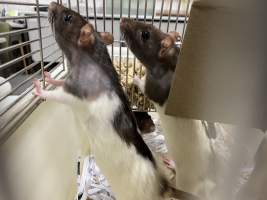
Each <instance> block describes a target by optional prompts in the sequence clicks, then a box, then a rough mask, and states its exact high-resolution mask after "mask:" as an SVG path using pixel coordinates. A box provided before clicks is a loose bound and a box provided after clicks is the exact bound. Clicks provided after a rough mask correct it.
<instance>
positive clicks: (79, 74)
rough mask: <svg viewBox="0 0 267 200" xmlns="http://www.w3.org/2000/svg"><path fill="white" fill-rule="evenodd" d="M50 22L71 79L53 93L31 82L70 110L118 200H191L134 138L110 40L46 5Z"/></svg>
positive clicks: (38, 92) (60, 9)
mask: <svg viewBox="0 0 267 200" xmlns="http://www.w3.org/2000/svg"><path fill="white" fill-rule="evenodd" d="M49 20H50V22H51V25H52V28H53V32H54V35H55V39H56V41H57V43H58V45H59V47H60V48H61V49H62V51H63V52H64V54H65V55H66V57H67V59H68V60H69V62H70V68H69V74H68V76H67V78H66V80H65V81H64V83H63V86H62V87H59V88H58V89H57V90H53V91H46V90H42V89H41V88H40V83H39V82H37V81H35V87H36V88H35V94H36V95H37V96H39V97H41V98H46V99H51V100H56V101H59V102H62V103H66V104H69V105H71V107H72V108H73V110H74V112H75V116H76V117H77V118H78V120H77V121H78V122H79V124H80V126H81V130H84V131H85V134H87V136H88V139H89V140H90V144H91V151H92V153H93V154H94V155H95V158H96V161H97V163H98V165H99V166H100V169H101V170H102V172H103V173H104V175H105V176H107V178H108V180H109V182H110V184H111V187H112V189H113V191H114V192H115V195H116V198H117V199H118V200H125V199H127V200H135V199H140V200H141V199H142V200H151V199H153V200H162V199H163V196H164V195H166V193H168V192H170V191H171V192H172V191H176V192H177V191H178V193H179V194H180V195H182V196H183V195H186V196H187V197H188V198H185V199H191V197H193V196H192V195H190V194H188V193H186V192H183V191H179V190H175V189H173V188H172V187H171V186H170V185H169V183H168V182H167V181H166V178H165V177H164V176H163V175H162V173H161V171H160V169H159V168H158V165H157V163H156V160H155V159H154V157H153V155H152V153H151V151H150V150H149V148H148V147H147V145H146V144H145V143H144V141H143V139H142V137H141V136H140V134H139V133H138V130H137V125H136V121H135V118H134V115H133V113H132V110H131V108H130V105H129V103H128V99H127V97H126V96H125V94H124V92H123V89H122V87H121V84H120V82H119V78H118V75H117V73H116V71H115V69H114V67H113V65H112V62H111V59H110V56H109V54H108V51H107V48H106V44H108V43H109V42H110V41H111V40H112V37H111V36H110V35H109V34H108V33H98V32H96V31H95V30H94V27H93V26H92V25H91V24H90V23H88V22H87V21H86V20H85V19H84V18H83V17H82V16H81V15H79V14H78V13H76V12H74V11H72V10H70V9H68V8H65V7H64V6H62V5H59V4H57V3H54V2H52V3H51V4H50V5H49ZM126 183H127V184H126ZM133 191H134V194H133ZM172 193H173V192H172Z"/></svg>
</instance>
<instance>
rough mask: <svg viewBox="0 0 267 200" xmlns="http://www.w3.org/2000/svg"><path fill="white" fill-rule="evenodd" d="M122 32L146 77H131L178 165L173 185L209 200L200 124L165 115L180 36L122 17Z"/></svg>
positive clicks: (207, 153)
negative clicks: (149, 104)
mask: <svg viewBox="0 0 267 200" xmlns="http://www.w3.org/2000/svg"><path fill="white" fill-rule="evenodd" d="M120 28H121V32H122V34H123V36H124V38H125V40H126V43H127V45H128V47H129V48H130V49H131V51H132V52H133V54H134V55H135V56H136V57H137V58H138V59H139V60H140V62H141V63H142V64H143V65H144V66H145V68H146V77H145V79H143V80H141V79H139V78H137V77H135V78H134V84H136V85H137V86H138V87H139V88H140V90H141V91H142V92H143V93H144V94H145V95H147V96H148V98H149V99H150V100H152V101H153V102H154V105H155V106H156V108H157V111H158V113H159V115H160V120H161V125H162V127H163V131H164V135H165V138H166V142H167V147H168V149H169V152H170V154H171V156H172V158H173V159H174V161H175V163H176V166H177V175H176V186H177V187H178V188H182V189H184V190H186V191H190V192H192V193H194V194H196V195H199V196H200V197H202V198H204V199H209V197H210V193H211V191H212V189H213V188H214V181H213V178H214V177H213V176H212V174H213V173H212V172H211V168H212V167H213V165H212V162H213V158H212V156H213V155H212V150H211V148H210V141H209V138H208V137H207V136H206V133H205V129H204V127H203V124H202V122H201V121H199V120H191V119H183V118H178V117H172V116H168V115H166V114H165V111H164V110H165V103H166V101H167V99H168V95H169V91H170V87H171V83H172V78H173V74H174V70H175V67H176V63H177V60H178V56H179V52H180V49H179V48H178V47H177V45H176V44H175V42H176V41H177V40H178V39H179V34H178V33H175V32H170V33H163V32H162V31H160V30H159V29H157V28H155V27H154V26H152V25H150V24H145V23H142V22H138V21H134V20H132V19H128V18H123V19H121V23H120Z"/></svg>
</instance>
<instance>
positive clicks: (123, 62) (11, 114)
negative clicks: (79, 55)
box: [0, 0, 192, 141]
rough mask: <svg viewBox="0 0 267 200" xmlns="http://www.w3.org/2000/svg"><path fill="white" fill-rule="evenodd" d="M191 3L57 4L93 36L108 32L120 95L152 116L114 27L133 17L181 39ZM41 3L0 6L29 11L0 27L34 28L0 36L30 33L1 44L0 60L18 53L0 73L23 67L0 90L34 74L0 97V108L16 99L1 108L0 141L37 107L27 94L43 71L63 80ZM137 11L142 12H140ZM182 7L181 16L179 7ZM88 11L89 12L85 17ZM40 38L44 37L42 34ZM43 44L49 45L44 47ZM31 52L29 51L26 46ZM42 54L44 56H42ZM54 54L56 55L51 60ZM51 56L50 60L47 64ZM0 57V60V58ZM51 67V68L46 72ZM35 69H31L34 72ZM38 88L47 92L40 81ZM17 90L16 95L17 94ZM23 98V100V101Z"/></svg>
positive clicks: (68, 0) (87, 0)
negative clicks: (91, 29)
mask: <svg viewBox="0 0 267 200" xmlns="http://www.w3.org/2000/svg"><path fill="white" fill-rule="evenodd" d="M191 1H192V0H128V1H122V0H103V1H101V0H100V1H96V0H65V1H62V0H57V2H58V3H60V4H63V5H64V6H66V7H69V8H70V9H73V10H75V11H77V12H78V13H80V14H81V15H83V16H84V17H85V18H86V19H87V20H88V21H90V22H91V23H92V24H93V25H94V26H95V29H96V30H97V31H107V32H111V33H112V34H113V36H114V43H113V44H112V45H110V46H109V47H108V49H109V52H110V55H111V58H112V61H113V63H114V66H115V67H116V70H117V72H118V74H119V76H120V78H121V81H122V85H123V87H124V89H125V92H126V93H127V94H128V96H129V100H130V102H131V106H132V108H133V109H134V110H140V111H154V108H153V105H152V104H151V103H150V102H149V100H148V99H147V98H146V97H144V96H143V95H142V94H141V93H140V92H139V91H138V90H137V89H136V88H135V87H133V86H132V85H131V78H132V77H133V76H134V75H135V74H138V75H139V76H140V77H141V76H143V75H144V67H143V66H142V65H141V63H139V61H138V60H137V59H136V58H135V57H134V55H133V54H132V53H131V52H130V50H129V49H128V48H127V47H126V45H125V42H124V41H123V40H122V37H121V34H120V31H119V30H120V28H119V21H120V18H121V17H128V18H133V19H135V20H138V21H142V22H145V23H151V24H152V25H154V26H156V27H158V28H159V29H161V30H162V31H164V32H169V31H178V32H179V33H180V35H181V36H182V38H183V37H184V34H185V30H186V25H187V20H188V16H189V11H190V5H191V3H192V2H191ZM45 2H46V3H45V4H41V3H40V2H39V0H36V1H35V2H34V0H31V1H28V2H26V1H0V9H1V8H3V7H4V6H12V5H14V6H18V5H19V6H21V7H25V9H26V10H27V9H31V10H34V11H33V12H31V14H27V15H23V16H14V17H11V16H2V17H0V23H1V22H2V23H5V22H12V21H14V20H24V21H25V22H26V23H27V22H29V20H35V24H36V25H35V26H34V27H29V26H28V25H27V26H26V27H25V28H23V29H18V30H9V31H5V32H1V31H0V38H9V37H13V36H19V35H21V34H33V33H34V35H35V36H36V37H35V38H34V37H33V39H32V38H31V37H30V38H28V39H27V40H26V41H21V42H19V43H16V44H11V45H7V46H5V47H1V46H0V47H1V48H0V56H1V55H5V54H8V53H10V52H12V51H14V50H18V49H19V50H21V55H18V56H16V57H14V58H12V59H11V60H8V61H6V62H0V73H1V74H3V71H5V70H7V69H11V68H12V67H14V66H15V65H16V64H17V63H19V62H23V63H24V67H23V68H22V69H19V70H17V71H15V72H14V73H11V74H8V75H6V76H5V80H4V81H2V82H0V87H1V86H4V85H5V84H7V83H9V82H12V81H13V80H16V79H17V78H18V77H19V76H21V75H23V74H25V73H26V74H27V72H28V71H30V70H32V69H35V71H34V72H32V73H30V74H28V75H27V76H26V78H24V79H23V80H21V81H19V82H16V84H12V90H11V91H9V92H8V93H6V94H5V95H3V96H0V106H1V105H2V104H3V103H5V101H6V100H8V99H9V98H10V97H11V96H14V94H16V95H15V96H16V98H14V99H12V101H11V102H8V104H7V105H5V106H2V108H1V109H0V121H1V122H0V130H1V134H0V138H1V141H2V140H3V138H4V139H5V138H6V137H7V136H8V135H7V136H6V135H5V134H4V133H5V132H12V130H14V129H15V128H16V127H17V126H18V125H19V123H21V122H22V121H23V120H24V119H25V118H26V117H27V116H28V115H30V114H31V112H32V111H33V110H34V109H35V108H36V107H37V105H38V104H39V103H40V102H41V101H40V99H38V98H36V97H34V96H33V95H32V94H31V92H32V90H33V85H32V80H33V79H34V78H38V79H40V80H41V81H42V80H44V71H47V70H48V71H50V72H51V73H52V75H53V77H54V78H63V77H64V76H65V75H66V72H67V67H66V65H67V62H65V59H64V55H63V53H62V52H61V51H60V49H59V48H58V46H57V44H56V42H55V40H54V39H53V34H52V31H51V28H50V26H49V24H48V20H47V12H43V11H41V8H43V7H47V6H48V3H50V1H49V2H47V1H45ZM141 6H143V7H141ZM182 7H183V9H184V10H183V11H181V8H182ZM89 11H91V12H89ZM45 33H46V34H45ZM47 40H50V41H52V42H50V43H49V44H47V42H46V41H47ZM33 44H34V45H35V48H32V45H33ZM29 45H30V47H31V48H30V50H29V51H28V52H26V53H25V52H24V49H25V47H27V46H29ZM45 51H46V53H44V52H45ZM37 54H38V55H39V56H38V58H37V59H34V60H33V61H32V62H30V63H29V64H27V62H26V61H25V60H26V59H28V58H32V57H33V56H36V55H37ZM55 55H58V56H55ZM51 57H52V59H51ZM0 58H1V57H0ZM51 67H52V68H51ZM36 68H37V69H36ZM42 86H43V87H44V88H47V89H49V88H50V87H51V86H47V85H46V84H45V82H44V81H42ZM17 91H20V92H19V93H18V92H17ZM25 99H26V100H25Z"/></svg>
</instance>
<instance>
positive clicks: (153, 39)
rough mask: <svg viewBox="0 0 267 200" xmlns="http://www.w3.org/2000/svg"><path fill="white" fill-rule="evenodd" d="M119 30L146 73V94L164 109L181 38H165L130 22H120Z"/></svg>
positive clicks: (172, 33)
mask: <svg viewBox="0 0 267 200" xmlns="http://www.w3.org/2000/svg"><path fill="white" fill-rule="evenodd" d="M120 28H121V32H122V34H123V36H124V38H125V40H126V43H127V45H128V47H129V48H130V49H131V51H132V52H133V54H134V55H135V56H136V57H137V58H138V59H139V60H140V61H141V63H142V64H143V65H144V66H145V67H146V69H147V72H146V80H145V84H143V85H144V93H145V94H146V95H147V96H148V97H149V98H150V99H151V100H153V101H154V102H156V103H158V104H159V105H161V106H162V105H163V104H164V103H165V102H166V100H167V98H168V96H169V91H170V87H171V82H172V77H173V73H174V70H175V67H176V63H177V60H178V55H179V52H180V49H179V48H178V46H177V45H176V44H175V42H176V41H177V40H179V38H180V36H179V34H178V33H176V32H170V33H168V34H166V33H163V32H161V31H160V30H159V29H157V28H155V27H154V26H153V25H151V24H145V23H142V22H138V21H134V20H132V19H128V18H122V19H121V23H120Z"/></svg>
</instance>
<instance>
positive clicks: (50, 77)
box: [44, 72, 54, 84]
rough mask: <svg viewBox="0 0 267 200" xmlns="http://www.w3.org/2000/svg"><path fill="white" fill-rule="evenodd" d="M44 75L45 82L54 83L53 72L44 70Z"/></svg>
mask: <svg viewBox="0 0 267 200" xmlns="http://www.w3.org/2000/svg"><path fill="white" fill-rule="evenodd" d="M44 76H45V82H47V83H49V84H52V83H53V80H54V79H53V78H52V76H51V74H50V73H49V72H44Z"/></svg>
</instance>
